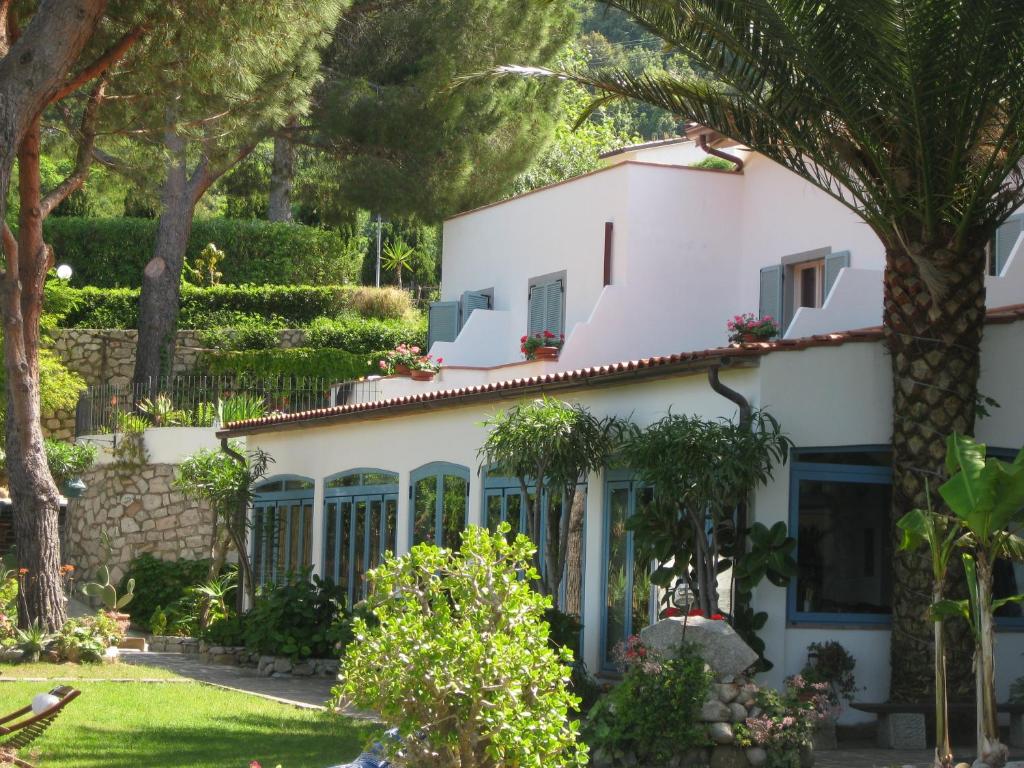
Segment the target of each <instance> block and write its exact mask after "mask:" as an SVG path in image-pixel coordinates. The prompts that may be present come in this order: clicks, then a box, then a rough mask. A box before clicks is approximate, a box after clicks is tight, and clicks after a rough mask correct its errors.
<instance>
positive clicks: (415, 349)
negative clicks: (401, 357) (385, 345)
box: [409, 347, 420, 355]
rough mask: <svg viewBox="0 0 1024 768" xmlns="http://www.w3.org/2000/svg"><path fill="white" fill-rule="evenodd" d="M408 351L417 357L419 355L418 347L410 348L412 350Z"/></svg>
mask: <svg viewBox="0 0 1024 768" xmlns="http://www.w3.org/2000/svg"><path fill="white" fill-rule="evenodd" d="M409 351H410V352H412V353H413V354H414V355H418V354H419V353H420V348H419V347H412V348H410V350H409Z"/></svg>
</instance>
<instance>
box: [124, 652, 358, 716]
mask: <svg viewBox="0 0 1024 768" xmlns="http://www.w3.org/2000/svg"><path fill="white" fill-rule="evenodd" d="M121 660H122V662H124V663H125V664H144V665H145V664H148V665H151V666H155V667H162V668H164V669H169V670H171V671H172V672H175V673H177V674H179V675H181V676H182V677H187V678H190V679H192V680H198V681H200V682H203V683H209V684H210V685H217V686H220V687H222V688H229V689H231V690H234V691H241V692H242V693H250V694H253V695H254V696H262V697H263V698H265V699H272V700H273V701H279V702H282V703H284V704H292V705H294V706H297V707H304V708H307V709H324V702H325V701H327V700H328V699H329V698H330V696H331V686H333V685H334V680H331V679H328V678H316V677H290V676H289V677H263V676H261V675H258V674H257V673H256V670H254V669H245V668H242V667H232V666H227V665H225V664H204V663H202V662H200V661H199V660H198V659H197V658H196V657H195V656H190V655H186V654H182V653H151V652H146V653H141V652H138V651H134V652H133V651H122V652H121ZM348 714H353V716H357V715H355V714H354V713H348Z"/></svg>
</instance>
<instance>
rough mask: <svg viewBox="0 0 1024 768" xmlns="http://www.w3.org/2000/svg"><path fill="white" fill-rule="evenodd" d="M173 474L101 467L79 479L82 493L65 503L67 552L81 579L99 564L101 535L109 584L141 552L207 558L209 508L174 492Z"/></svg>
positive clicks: (161, 467)
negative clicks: (107, 542) (108, 546)
mask: <svg viewBox="0 0 1024 768" xmlns="http://www.w3.org/2000/svg"><path fill="white" fill-rule="evenodd" d="M174 471H175V467H174V466H173V465H171V464H145V465H142V466H119V465H117V464H104V465H98V466H96V467H94V468H93V469H91V470H89V471H88V472H86V473H85V475H83V477H82V479H83V480H84V481H85V484H86V491H85V493H84V494H83V495H82V496H81V497H80V498H77V499H69V500H68V512H67V550H66V552H67V559H68V560H69V562H71V563H73V564H74V565H75V566H76V567H77V568H78V572H79V573H80V574H82V575H83V577H84V578H92V575H93V573H95V571H96V569H97V567H98V566H99V565H100V564H101V563H102V558H103V556H104V552H103V547H102V544H101V539H100V535H101V533H102V532H104V531H106V533H107V535H108V536H109V537H110V544H111V549H112V554H111V558H110V570H111V576H110V578H111V580H112V581H114V582H117V581H119V580H120V579H121V577H122V576H123V575H124V571H125V569H126V568H127V566H128V564H129V563H130V562H131V561H132V559H133V558H135V557H137V556H138V555H141V554H142V553H144V552H148V553H149V554H151V555H153V556H154V557H156V558H159V559H161V560H178V559H180V558H187V559H198V558H203V557H208V556H209V546H210V536H211V535H212V529H211V526H212V521H211V513H210V511H209V507H208V506H207V505H206V504H205V503H197V502H192V501H188V500H187V499H185V497H184V496H182V495H181V493H179V492H178V491H176V490H174V489H173V487H172V483H173V480H174Z"/></svg>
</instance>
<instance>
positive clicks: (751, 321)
mask: <svg viewBox="0 0 1024 768" xmlns="http://www.w3.org/2000/svg"><path fill="white" fill-rule="evenodd" d="M725 327H726V329H727V330H728V331H729V341H730V342H732V343H733V344H756V343H758V342H762V341H771V340H772V339H773V338H775V337H776V336H778V335H779V326H778V324H777V323H776V322H775V320H774V319H773V318H772V316H771V315H765V316H764V317H761V318H758V317H756V316H755V315H754V314H753V313H752V312H747V313H745V314H742V315H736V316H735V317H733V318H732V320H730V321H729V322H727V323H726V324H725Z"/></svg>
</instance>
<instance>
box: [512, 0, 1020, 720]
mask: <svg viewBox="0 0 1024 768" xmlns="http://www.w3.org/2000/svg"><path fill="white" fill-rule="evenodd" d="M592 1H593V2H598V1H599V0H592ZM604 1H605V2H606V4H607V5H609V6H612V7H613V8H618V9H620V10H622V11H624V12H625V13H627V14H628V15H629V16H631V17H632V18H634V19H635V20H636V21H637V22H639V23H640V24H641V25H643V26H644V27H646V28H647V29H648V30H650V31H651V32H653V33H654V34H655V35H657V36H659V37H660V38H662V39H663V40H664V41H665V43H666V44H667V45H668V46H670V47H673V48H675V49H677V50H679V51H680V52H681V53H684V54H686V55H687V56H688V57H689V61H690V63H691V65H692V66H693V67H694V69H695V70H696V71H703V72H704V73H705V74H706V77H707V79H701V78H698V77H696V76H693V75H676V74H673V73H671V72H658V71H649V72H645V73H642V74H632V73H629V72H625V71H619V70H614V71H598V72H593V73H590V74H588V75H579V74H573V73H565V72H560V73H556V72H552V71H550V70H541V69H536V68H529V67H504V68H501V70H500V71H502V72H504V73H507V74H519V75H528V76H556V77H560V78H567V79H572V80H575V81H576V82H579V83H582V84H584V85H587V86H590V87H594V88H597V89H598V90H599V91H600V92H602V94H603V95H602V97H601V98H600V99H599V100H598V102H597V103H601V102H603V101H606V100H608V99H616V98H627V99H636V100H639V101H643V102H646V103H648V104H653V105H656V106H659V107H663V108H665V109H667V110H669V111H671V112H673V113H675V114H677V115H679V116H681V117H683V118H686V119H690V120H693V121H694V122H696V123H698V124H700V125H701V126H704V127H706V128H707V129H709V130H712V131H716V132H717V133H719V134H721V135H722V136H725V137H728V138H730V139H733V140H735V141H738V142H741V143H742V144H744V145H746V146H748V147H750V148H751V149H753V150H755V151H757V152H760V153H761V154H763V155H765V156H767V157H769V158H771V159H772V160H774V161H776V162H777V163H780V164H781V165H783V166H785V167H786V168H788V169H789V170H791V171H793V172H794V173H796V174H797V175H799V176H801V177H803V178H804V179H806V180H807V181H808V182H810V183H811V184H813V185H814V186H816V187H818V188H820V189H822V190H823V191H825V192H826V193H827V194H829V195H831V196H832V197H834V198H835V199H837V200H839V201H840V202H841V203H842V204H844V205H846V206H847V207H849V208H850V209H852V210H853V211H855V212H856V213H857V214H858V215H859V216H860V217H861V218H862V219H863V220H864V221H865V222H867V224H868V225H869V226H870V227H871V228H872V230H874V232H875V233H876V234H877V235H878V237H879V238H880V239H881V241H882V244H883V245H884V247H885V251H886V269H885V277H884V282H885V300H884V310H883V317H884V325H885V341H886V344H887V345H888V350H889V356H890V360H891V366H892V376H893V384H894V387H893V392H894V395H893V403H892V405H893V436H892V450H893V459H892V460H893V522H894V523H895V521H896V520H898V519H900V518H901V517H902V516H903V514H905V513H906V512H909V511H910V510H912V509H915V508H924V507H925V506H926V504H927V499H926V495H925V481H926V479H927V478H928V477H929V476H930V475H932V476H941V475H942V473H943V455H944V452H945V450H944V449H945V446H944V437H945V436H946V435H949V434H952V433H954V432H959V433H961V434H973V432H974V420H975V408H976V402H977V398H978V388H977V382H978V372H979V346H980V342H981V337H982V332H983V327H984V317H985V283H984V278H985V266H986V244H987V243H988V242H989V240H990V239H991V238H992V236H993V233H994V232H995V230H996V228H997V227H998V226H999V225H1000V224H1001V223H1002V222H1003V221H1004V220H1005V219H1006V218H1007V217H1008V216H1009V215H1010V214H1011V213H1012V212H1013V211H1014V209H1016V208H1017V207H1019V206H1020V205H1021V204H1022V202H1024V189H1022V187H1024V177H1022V172H1021V167H1020V162H1021V158H1022V156H1024V3H1021V2H1019V0H842V2H805V0H604ZM893 537H894V541H896V542H898V540H899V534H898V531H897V530H896V528H895V525H894V526H893ZM931 578H932V574H931V567H930V561H929V558H928V557H927V555H926V554H925V553H923V552H922V551H920V550H917V551H914V552H903V553H900V554H899V555H897V558H896V563H895V568H894V584H895V587H894V595H893V627H892V630H893V631H892V650H891V653H892V661H893V663H892V688H891V697H892V699H893V700H895V701H901V700H902V701H909V700H925V699H926V698H927V696H928V694H929V689H930V687H931V668H932V658H931V654H932V652H933V651H932V642H931V625H930V622H929V620H928V603H929V595H930V593H931ZM961 675H962V677H961V678H959V679H958V683H959V684H958V686H957V687H960V688H962V687H963V686H965V685H966V686H967V687H968V690H969V685H970V682H969V671H968V674H966V675H964V674H963V672H961ZM954 677H956V675H955V674H951V682H952V681H953V678H954Z"/></svg>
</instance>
